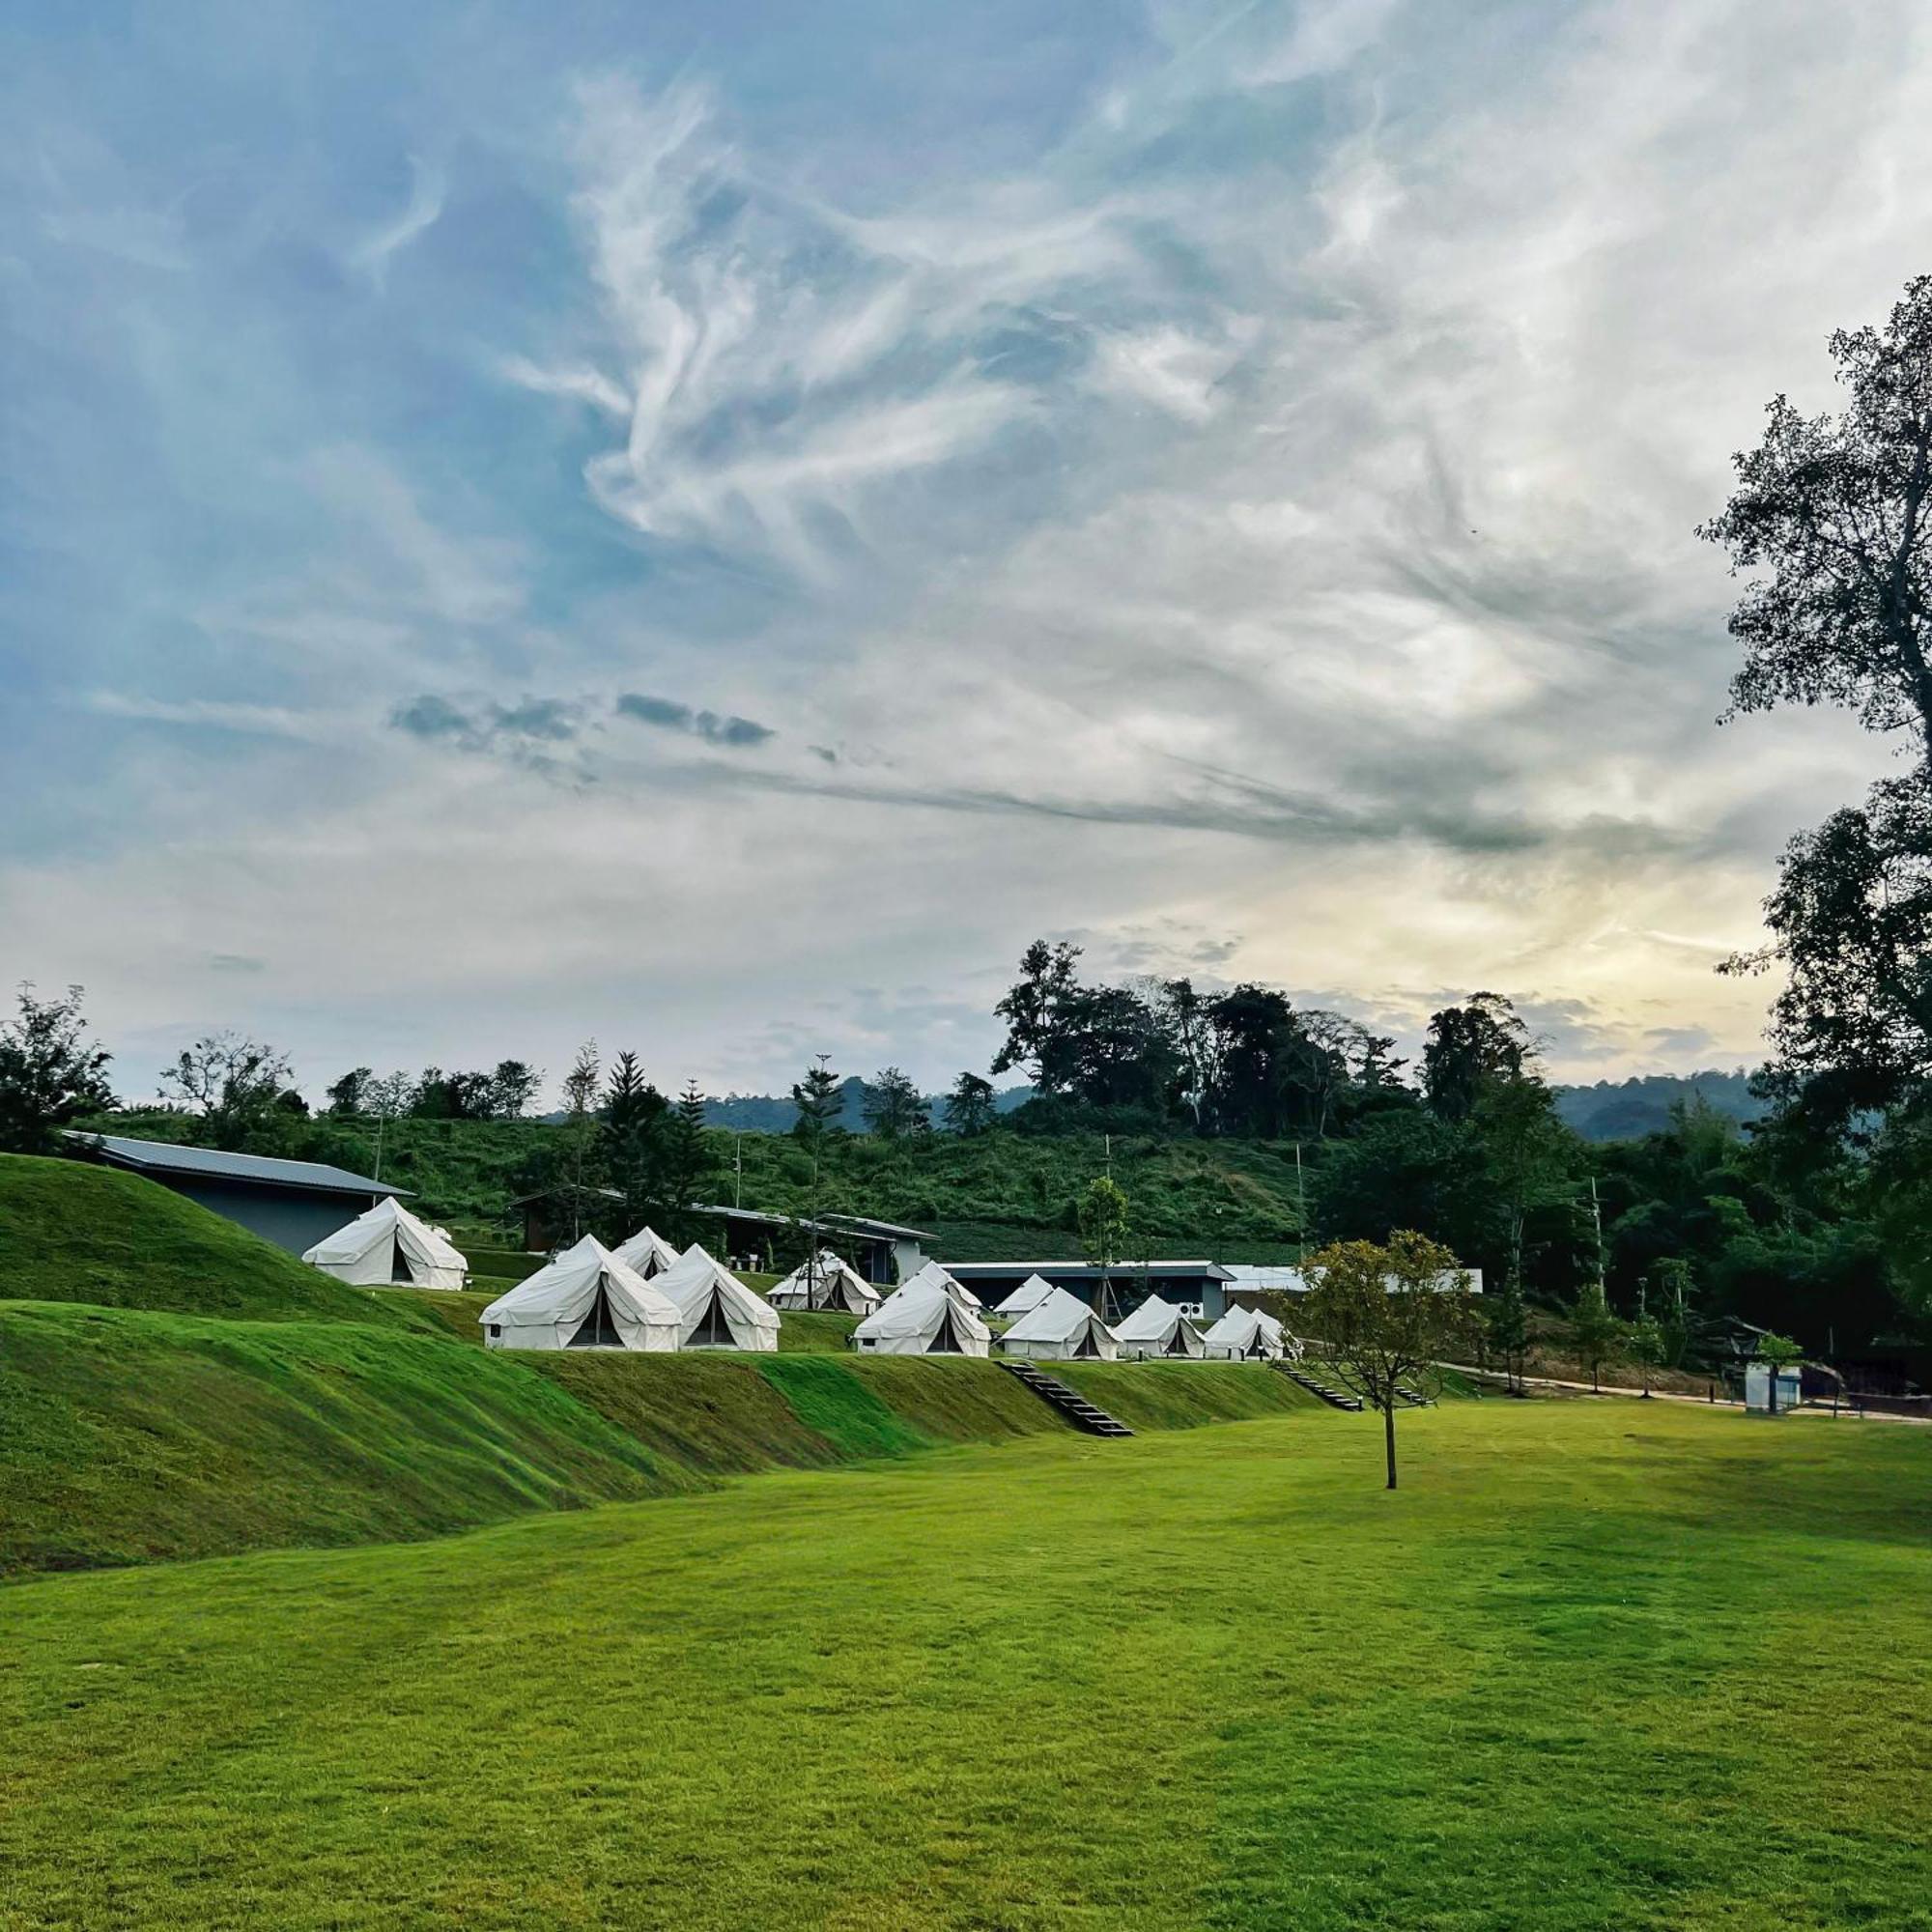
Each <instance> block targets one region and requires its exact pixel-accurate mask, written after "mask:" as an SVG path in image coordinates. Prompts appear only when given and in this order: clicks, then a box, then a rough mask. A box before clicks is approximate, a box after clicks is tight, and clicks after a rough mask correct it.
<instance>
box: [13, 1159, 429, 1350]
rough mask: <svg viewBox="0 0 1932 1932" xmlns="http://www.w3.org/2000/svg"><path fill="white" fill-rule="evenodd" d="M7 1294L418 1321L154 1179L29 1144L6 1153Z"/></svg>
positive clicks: (284, 1317)
mask: <svg viewBox="0 0 1932 1932" xmlns="http://www.w3.org/2000/svg"><path fill="white" fill-rule="evenodd" d="M0 1299H6V1300H22V1301H86V1302H92V1303H94V1304H96V1305H97V1306H102V1307H110V1308H157V1309H168V1310H171V1311H173V1312H174V1313H176V1314H179V1315H219V1316H226V1317H229V1318H231V1319H237V1320H245V1321H360V1322H371V1321H373V1322H378V1323H386V1324H391V1325H394V1326H398V1327H415V1326H419V1325H420V1317H419V1316H418V1315H417V1314H416V1313H415V1312H414V1311H413V1310H412V1309H411V1308H410V1307H409V1306H408V1305H407V1304H406V1303H403V1302H401V1301H397V1300H392V1299H389V1298H387V1297H383V1298H380V1299H379V1298H378V1297H375V1296H372V1295H370V1294H369V1293H366V1292H365V1291H363V1290H361V1289H355V1288H350V1287H348V1286H347V1285H346V1284H345V1283H342V1282H339V1281H336V1280H335V1279H334V1278H333V1277H332V1276H329V1275H326V1274H324V1273H322V1271H321V1270H320V1269H318V1268H312V1267H304V1266H303V1265H302V1264H301V1263H300V1262H298V1261H297V1260H296V1259H295V1257H294V1256H292V1255H287V1254H284V1253H283V1252H282V1250H281V1249H280V1248H278V1247H275V1246H274V1245H273V1244H272V1243H271V1242H269V1241H265V1240H263V1239H262V1238H261V1237H260V1236H257V1235H251V1234H250V1233H249V1232H248V1231H247V1229H245V1228H240V1227H237V1226H236V1224H235V1223H234V1222H233V1221H227V1220H224V1219H223V1218H222V1217H221V1216H220V1215H219V1214H215V1213H212V1212H211V1211H210V1210H209V1209H208V1208H203V1207H200V1206H198V1205H197V1204H196V1203H194V1202H192V1201H189V1200H186V1199H185V1198H184V1197H183V1196H182V1195H179V1194H176V1193H174V1192H173V1191H172V1190H171V1189H169V1188H166V1187H163V1186H161V1185H160V1184H159V1183H158V1182H156V1181H153V1180H146V1179H142V1178H141V1177H140V1176H139V1175H135V1174H123V1173H121V1172H120V1171H119V1170H118V1169H115V1168H111V1167H94V1166H91V1165H89V1164H88V1163H86V1162H84V1161H74V1160H41V1159H37V1158H35V1157H34V1156H32V1155H30V1154H0Z"/></svg>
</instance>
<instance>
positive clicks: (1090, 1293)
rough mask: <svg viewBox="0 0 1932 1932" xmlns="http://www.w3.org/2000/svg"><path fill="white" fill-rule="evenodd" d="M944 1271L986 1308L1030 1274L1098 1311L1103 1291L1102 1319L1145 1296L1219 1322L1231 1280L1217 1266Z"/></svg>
mask: <svg viewBox="0 0 1932 1932" xmlns="http://www.w3.org/2000/svg"><path fill="white" fill-rule="evenodd" d="M946 1272H947V1273H948V1274H950V1275H951V1276H952V1278H953V1280H954V1281H956V1282H958V1283H959V1284H960V1285H961V1286H962V1287H965V1288H970V1289H971V1290H972V1291H973V1293H975V1294H977V1295H978V1296H979V1297H980V1300H981V1301H983V1302H984V1303H985V1304H986V1306H987V1307H988V1308H997V1307H998V1306H999V1305H1000V1303H1001V1302H1003V1301H1004V1300H1005V1299H1006V1298H1007V1296H1008V1295H1009V1294H1010V1293H1012V1292H1013V1290H1014V1289H1016V1288H1017V1287H1019V1285H1020V1284H1021V1282H1023V1281H1025V1280H1026V1279H1027V1278H1028V1277H1029V1276H1030V1275H1037V1276H1038V1277H1039V1278H1040V1280H1041V1281H1043V1282H1046V1283H1047V1284H1048V1285H1049V1286H1050V1287H1053V1288H1064V1289H1065V1291H1066V1292H1067V1293H1069V1294H1077V1295H1078V1296H1079V1297H1080V1299H1081V1300H1082V1301H1084V1302H1085V1303H1086V1304H1087V1305H1088V1307H1089V1308H1099V1306H1100V1295H1101V1290H1102V1287H1103V1286H1104V1288H1105V1290H1106V1297H1107V1306H1106V1308H1105V1309H1104V1310H1102V1314H1103V1316H1104V1317H1106V1318H1108V1319H1118V1318H1119V1317H1121V1316H1122V1315H1129V1314H1131V1313H1132V1312H1133V1311H1134V1310H1135V1309H1136V1308H1138V1307H1139V1306H1140V1305H1141V1303H1142V1302H1144V1301H1145V1300H1146V1299H1147V1298H1148V1296H1149V1295H1151V1294H1157V1295H1159V1296H1160V1297H1161V1299H1162V1300H1163V1301H1168V1302H1172V1303H1173V1304H1174V1306H1175V1307H1177V1308H1180V1309H1184V1310H1185V1311H1186V1312H1187V1313H1188V1314H1190V1315H1196V1316H1200V1317H1204V1318H1205V1319H1206V1320H1208V1321H1218V1320H1219V1319H1220V1318H1221V1316H1222V1315H1223V1314H1224V1313H1225V1312H1226V1309H1227V1306H1228V1303H1227V1293H1228V1288H1229V1283H1230V1282H1231V1280H1232V1278H1233V1277H1232V1276H1231V1274H1230V1272H1229V1270H1228V1269H1226V1268H1224V1267H1223V1266H1221V1264H1219V1263H1218V1262H1205V1261H1179V1262H1118V1263H1116V1264H1114V1265H1113V1266H1112V1267H1109V1268H1105V1269H1103V1268H1102V1267H1101V1266H1100V1265H1099V1264H1098V1263H1097V1262H948V1263H947V1264H946Z"/></svg>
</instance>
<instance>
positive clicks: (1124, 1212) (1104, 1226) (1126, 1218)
mask: <svg viewBox="0 0 1932 1932" xmlns="http://www.w3.org/2000/svg"><path fill="white" fill-rule="evenodd" d="M1130 1220H1131V1208H1130V1207H1129V1204H1128V1201H1127V1197H1126V1195H1125V1194H1124V1193H1123V1192H1122V1190H1121V1188H1120V1187H1118V1186H1117V1185H1116V1184H1115V1183H1114V1182H1113V1181H1112V1180H1110V1179H1107V1177H1106V1176H1105V1175H1102V1176H1101V1177H1100V1178H1099V1179H1096V1180H1095V1181H1094V1184H1093V1185H1092V1186H1091V1187H1089V1188H1088V1190H1087V1192H1086V1193H1085V1194H1084V1195H1083V1196H1082V1197H1081V1200H1080V1246H1081V1249H1082V1251H1083V1252H1084V1253H1085V1254H1086V1257H1087V1259H1088V1260H1089V1261H1090V1262H1092V1263H1093V1264H1094V1266H1095V1267H1097V1268H1098V1269H1099V1270H1100V1292H1099V1293H1098V1295H1097V1296H1095V1306H1096V1308H1097V1309H1098V1311H1099V1315H1100V1320H1101V1321H1111V1320H1113V1319H1114V1318H1113V1311H1112V1309H1111V1308H1110V1307H1109V1302H1110V1300H1111V1298H1112V1288H1111V1284H1110V1283H1109V1281H1108V1270H1109V1269H1111V1268H1112V1267H1113V1265H1114V1264H1115V1263H1116V1262H1117V1261H1119V1260H1120V1259H1121V1257H1122V1255H1123V1254H1124V1253H1125V1252H1126V1247H1127V1230H1128V1226H1129V1223H1130Z"/></svg>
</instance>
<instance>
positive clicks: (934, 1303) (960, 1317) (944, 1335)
mask: <svg viewBox="0 0 1932 1932" xmlns="http://www.w3.org/2000/svg"><path fill="white" fill-rule="evenodd" d="M939 1272H940V1274H941V1275H942V1276H945V1279H944V1280H942V1281H934V1280H932V1279H931V1278H930V1276H929V1274H928V1272H927V1270H926V1269H924V1268H922V1269H921V1270H920V1272H919V1273H918V1274H916V1275H915V1276H914V1277H913V1278H912V1280H911V1281H909V1282H907V1283H906V1284H905V1285H904V1286H903V1287H901V1288H895V1289H894V1291H893V1292H892V1293H890V1294H889V1295H887V1296H886V1298H885V1300H883V1301H882V1302H880V1303H879V1305H878V1307H877V1308H875V1309H874V1310H873V1311H872V1313H871V1314H869V1315H868V1316H867V1317H866V1319H865V1321H862V1322H860V1323H859V1325H858V1327H856V1328H855V1329H853V1331H852V1346H853V1348H855V1349H858V1350H863V1351H865V1352H866V1353H867V1354H874V1355H983V1354H985V1353H986V1350H987V1345H988V1344H989V1343H990V1342H991V1340H992V1336H991V1334H990V1333H989V1332H988V1330H987V1327H986V1324H985V1323H984V1322H983V1321H980V1318H979V1316H978V1315H977V1314H976V1313H975V1312H974V1311H973V1310H972V1309H971V1308H969V1307H967V1306H966V1303H965V1301H964V1300H963V1299H962V1297H963V1296H964V1294H965V1293H966V1291H965V1290H964V1289H962V1288H960V1287H959V1285H958V1284H957V1283H956V1282H953V1281H952V1277H951V1276H950V1275H946V1270H945V1269H944V1268H941V1269H940V1270H939ZM949 1283H951V1286H950V1287H949V1286H948V1284H949Z"/></svg>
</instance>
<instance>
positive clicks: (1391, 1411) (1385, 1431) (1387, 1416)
mask: <svg viewBox="0 0 1932 1932" xmlns="http://www.w3.org/2000/svg"><path fill="white" fill-rule="evenodd" d="M1382 1435H1383V1439H1384V1440H1385V1442H1386V1443H1387V1446H1388V1472H1389V1479H1388V1485H1387V1487H1388V1488H1390V1489H1394V1488H1395V1391H1394V1390H1393V1389H1391V1390H1390V1391H1389V1398H1388V1406H1387V1407H1386V1408H1384V1409H1383V1410H1382Z"/></svg>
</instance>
